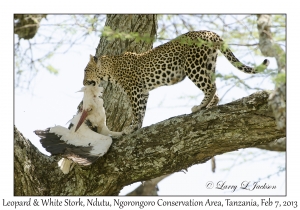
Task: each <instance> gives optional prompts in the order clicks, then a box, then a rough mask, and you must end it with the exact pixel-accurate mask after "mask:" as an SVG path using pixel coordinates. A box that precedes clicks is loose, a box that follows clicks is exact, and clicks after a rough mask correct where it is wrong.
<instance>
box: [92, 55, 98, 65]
mask: <svg viewBox="0 0 300 210" xmlns="http://www.w3.org/2000/svg"><path fill="white" fill-rule="evenodd" d="M97 60H98V59H97V57H96V56H93V55H90V62H91V63H93V64H95V65H96V64H97Z"/></svg>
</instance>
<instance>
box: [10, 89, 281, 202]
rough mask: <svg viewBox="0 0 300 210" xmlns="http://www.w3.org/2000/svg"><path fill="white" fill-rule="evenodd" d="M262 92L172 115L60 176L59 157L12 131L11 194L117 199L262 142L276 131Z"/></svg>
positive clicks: (276, 135)
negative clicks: (135, 186) (130, 188)
mask: <svg viewBox="0 0 300 210" xmlns="http://www.w3.org/2000/svg"><path fill="white" fill-rule="evenodd" d="M268 97H269V93H268V92H265V91H262V92H257V93H255V94H252V95H250V96H248V97H245V98H242V99H239V100H237V101H234V102H232V103H229V104H225V105H220V106H217V107H214V108H211V109H207V110H202V111H199V112H196V113H192V114H188V115H181V116H177V117H174V118H171V119H168V120H165V121H163V122H160V123H157V124H155V125H152V126H149V127H145V128H142V129H139V130H138V131H136V132H134V133H132V134H130V135H126V136H121V137H120V138H118V139H115V140H114V142H113V144H112V146H111V148H110V149H109V151H108V153H107V154H106V155H105V156H104V157H102V158H100V159H99V160H98V161H97V162H96V163H95V164H93V165H91V166H88V167H80V166H75V167H74V168H73V170H72V171H71V172H70V173H69V174H67V175H64V174H63V173H62V172H61V171H60V170H59V169H58V167H57V161H58V160H59V158H60V157H48V156H46V155H43V154H41V153H40V152H39V151H38V150H37V149H36V148H35V147H34V146H33V145H32V144H31V143H30V141H29V140H26V139H25V138H24V137H23V136H22V134H20V132H19V131H18V130H17V129H16V128H15V130H14V132H15V133H14V134H15V140H14V146H15V148H14V157H15V164H14V165H15V168H14V172H15V173H14V194H15V195H27V196H28V195H118V193H119V192H120V190H121V189H122V188H123V187H124V186H127V185H129V184H131V183H134V182H137V181H144V180H149V179H153V178H156V177H159V176H162V175H165V174H170V173H173V172H176V171H180V170H183V169H186V168H188V167H190V166H192V165H194V164H198V163H204V162H206V161H207V160H209V159H211V158H212V157H213V156H215V155H219V154H223V153H226V152H230V151H235V150H238V149H241V148H247V147H255V146H257V145H262V144H267V143H270V142H273V141H274V140H276V139H279V138H283V137H285V136H286V133H285V130H278V129H277V128H276V122H275V119H274V116H273V112H272V110H271V109H270V108H269V106H268Z"/></svg>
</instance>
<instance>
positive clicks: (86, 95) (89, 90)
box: [75, 85, 103, 132]
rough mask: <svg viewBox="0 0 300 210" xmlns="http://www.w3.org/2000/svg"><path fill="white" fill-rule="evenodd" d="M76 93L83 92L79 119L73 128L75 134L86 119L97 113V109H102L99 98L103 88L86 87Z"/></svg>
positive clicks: (101, 100)
mask: <svg viewBox="0 0 300 210" xmlns="http://www.w3.org/2000/svg"><path fill="white" fill-rule="evenodd" d="M78 92H83V99H82V101H83V105H82V113H81V117H80V120H79V121H78V124H77V126H76V128H75V132H76V131H77V130H78V128H79V127H80V126H81V125H82V123H83V122H84V121H85V119H86V118H87V117H89V116H92V115H93V114H94V113H95V112H96V113H98V112H99V109H101V108H103V99H102V98H101V97H102V92H103V87H99V86H98V85H95V86H93V85H87V86H85V87H83V88H82V89H81V90H80V91H78Z"/></svg>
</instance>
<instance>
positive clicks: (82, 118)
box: [75, 110, 88, 132]
mask: <svg viewBox="0 0 300 210" xmlns="http://www.w3.org/2000/svg"><path fill="white" fill-rule="evenodd" d="M87 115H88V112H87V111H86V110H83V111H82V114H81V117H80V120H79V121H78V123H77V126H76V128H75V132H76V131H77V130H78V128H80V126H81V125H82V123H83V122H84V121H85V118H86V117H87Z"/></svg>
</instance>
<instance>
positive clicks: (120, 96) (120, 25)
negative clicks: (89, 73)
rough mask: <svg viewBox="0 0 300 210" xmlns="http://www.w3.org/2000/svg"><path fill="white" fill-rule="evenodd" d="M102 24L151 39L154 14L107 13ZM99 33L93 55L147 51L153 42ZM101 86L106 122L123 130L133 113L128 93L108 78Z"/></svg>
mask: <svg viewBox="0 0 300 210" xmlns="http://www.w3.org/2000/svg"><path fill="white" fill-rule="evenodd" d="M105 26H109V27H110V28H111V29H112V30H114V31H119V32H124V33H130V32H138V33H139V34H140V35H141V36H145V35H148V36H149V37H152V39H154V36H155V35H156V29H157V15H107V20H106V23H105ZM110 38H111V37H103V36H102V37H101V39H100V42H99V45H98V47H97V49H96V56H97V57H99V56H102V55H120V54H122V53H125V52H136V53H141V52H146V51H148V50H150V49H152V45H153V42H147V41H140V42H135V41H134V40H130V39H126V40H122V39H113V40H111V39H110ZM101 85H102V86H103V87H104V93H103V99H104V107H105V111H106V118H107V126H108V128H110V130H113V131H122V130H123V128H124V127H127V126H129V125H130V124H131V122H132V119H133V114H132V111H131V105H130V103H129V99H128V97H127V95H126V94H125V93H124V92H123V91H122V90H121V89H120V88H118V87H117V86H115V85H112V84H111V83H109V82H105V81H104V82H103V83H102V84H101Z"/></svg>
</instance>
